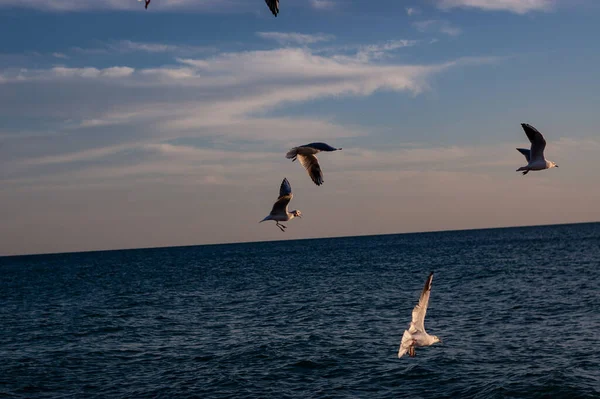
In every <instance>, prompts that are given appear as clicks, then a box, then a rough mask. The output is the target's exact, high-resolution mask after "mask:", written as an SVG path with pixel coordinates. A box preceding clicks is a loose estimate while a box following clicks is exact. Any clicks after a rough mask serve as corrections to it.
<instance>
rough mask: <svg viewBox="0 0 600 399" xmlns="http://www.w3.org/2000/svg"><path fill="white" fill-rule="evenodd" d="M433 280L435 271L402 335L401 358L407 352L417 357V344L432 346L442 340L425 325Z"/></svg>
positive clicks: (429, 278) (430, 275)
mask: <svg viewBox="0 0 600 399" xmlns="http://www.w3.org/2000/svg"><path fill="white" fill-rule="evenodd" d="M431 280H433V272H431V273H430V274H429V277H427V281H426V282H425V287H423V292H421V297H420V298H419V304H418V305H417V306H415V308H414V309H413V311H412V321H411V322H410V325H409V327H408V330H404V335H402V342H401V343H400V349H398V357H399V358H400V357H402V356H403V355H404V354H405V353H406V352H408V354H409V356H410V357H415V356H416V354H415V347H417V346H430V345H433V344H435V343H436V342H442V340H441V339H439V338H438V337H437V336H435V335H429V334H427V332H426V331H425V326H424V322H425V313H427V305H428V304H429V294H430V293H431Z"/></svg>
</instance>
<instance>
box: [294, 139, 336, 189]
mask: <svg viewBox="0 0 600 399" xmlns="http://www.w3.org/2000/svg"><path fill="white" fill-rule="evenodd" d="M337 150H341V148H334V147H332V146H330V145H329V144H325V143H310V144H305V145H301V146H300V147H294V148H292V149H291V150H289V151H288V153H287V154H286V155H285V157H286V158H287V159H291V160H292V162H294V161H295V160H296V159H298V160H299V161H300V163H301V164H302V166H304V168H305V169H306V171H307V172H308V175H309V176H310V178H311V179H312V181H313V182H315V184H316V185H317V186H320V185H321V184H323V171H322V170H321V166H319V160H318V159H317V157H316V156H315V154H318V153H319V152H321V151H337Z"/></svg>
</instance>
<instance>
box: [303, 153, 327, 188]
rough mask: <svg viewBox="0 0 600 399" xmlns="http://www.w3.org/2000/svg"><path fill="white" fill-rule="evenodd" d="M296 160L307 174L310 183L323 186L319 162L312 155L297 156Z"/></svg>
mask: <svg viewBox="0 0 600 399" xmlns="http://www.w3.org/2000/svg"><path fill="white" fill-rule="evenodd" d="M297 157H298V160H299V161H300V163H301V164H302V166H304V169H306V171H307V172H308V175H309V176H310V178H311V179H312V181H313V182H314V183H315V184H316V185H317V186H320V185H321V184H323V171H322V170H321V166H320V165H319V160H318V159H317V157H315V156H314V155H312V154H311V155H302V154H298V155H297Z"/></svg>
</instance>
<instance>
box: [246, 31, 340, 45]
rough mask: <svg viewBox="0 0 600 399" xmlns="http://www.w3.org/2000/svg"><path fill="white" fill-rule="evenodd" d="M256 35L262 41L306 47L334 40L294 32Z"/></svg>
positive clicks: (330, 37)
mask: <svg viewBox="0 0 600 399" xmlns="http://www.w3.org/2000/svg"><path fill="white" fill-rule="evenodd" d="M256 34H257V35H258V36H259V37H262V38H263V39H268V40H274V41H276V42H277V43H280V44H283V45H285V44H290V43H292V44H300V45H307V44H312V43H318V42H326V41H329V40H333V39H335V36H333V35H326V34H324V33H316V34H306V33H296V32H257V33H256Z"/></svg>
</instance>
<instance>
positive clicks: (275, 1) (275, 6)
mask: <svg viewBox="0 0 600 399" xmlns="http://www.w3.org/2000/svg"><path fill="white" fill-rule="evenodd" d="M265 3H267V6H269V10H271V12H272V13H273V15H275V16H277V14H279V0H265Z"/></svg>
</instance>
